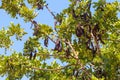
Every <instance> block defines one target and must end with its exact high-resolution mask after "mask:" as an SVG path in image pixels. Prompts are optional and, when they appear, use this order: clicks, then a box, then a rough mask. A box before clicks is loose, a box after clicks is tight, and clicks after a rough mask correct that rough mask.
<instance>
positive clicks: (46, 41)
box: [44, 37, 48, 47]
mask: <svg viewBox="0 0 120 80" xmlns="http://www.w3.org/2000/svg"><path fill="white" fill-rule="evenodd" d="M44 45H45V46H46V47H48V37H46V38H45V40H44Z"/></svg>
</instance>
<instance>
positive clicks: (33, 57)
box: [33, 50, 37, 59]
mask: <svg viewBox="0 0 120 80" xmlns="http://www.w3.org/2000/svg"><path fill="white" fill-rule="evenodd" d="M36 54H37V51H36V50H35V53H34V56H33V59H35V58H36Z"/></svg>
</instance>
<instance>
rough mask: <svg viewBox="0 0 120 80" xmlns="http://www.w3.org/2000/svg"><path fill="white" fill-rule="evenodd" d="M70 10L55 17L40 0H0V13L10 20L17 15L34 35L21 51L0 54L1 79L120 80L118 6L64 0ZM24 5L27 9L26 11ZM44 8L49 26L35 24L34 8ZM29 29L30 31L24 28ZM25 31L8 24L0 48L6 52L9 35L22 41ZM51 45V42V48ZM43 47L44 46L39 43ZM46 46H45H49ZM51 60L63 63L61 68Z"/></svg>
mask: <svg viewBox="0 0 120 80" xmlns="http://www.w3.org/2000/svg"><path fill="white" fill-rule="evenodd" d="M69 2H70V4H69V7H68V8H66V9H64V10H63V11H62V12H61V13H58V14H54V13H53V12H52V11H51V10H50V9H49V4H47V2H46V1H45V0H27V1H25V0H1V6H0V9H3V10H5V11H6V12H7V13H8V14H10V15H11V17H12V18H16V19H17V17H18V16H20V17H21V18H23V19H24V21H25V23H28V22H30V23H31V24H32V27H31V29H32V30H33V36H30V37H29V39H28V40H27V41H25V43H24V49H23V51H22V52H20V53H17V52H15V51H14V52H11V55H10V56H6V55H0V75H1V76H4V75H7V77H6V79H7V80H16V79H21V78H22V77H23V76H24V75H25V76H27V77H28V78H29V79H30V80H119V79H120V73H119V72H120V19H119V17H118V13H119V12H120V3H119V2H117V1H114V2H111V3H110V2H106V0H98V1H96V2H93V1H92V0H69ZM26 4H29V5H30V6H31V7H28V6H27V5H26ZM45 8H46V9H47V10H48V11H49V13H50V14H51V16H53V18H54V19H55V22H54V26H53V27H51V26H49V25H47V24H40V22H38V21H35V20H34V18H35V17H37V13H36V12H35V11H36V10H43V9H45ZM28 28H30V27H28ZM26 34H27V32H25V31H24V29H23V28H21V25H20V24H17V25H16V24H14V23H10V25H9V26H8V28H7V29H5V28H2V29H1V30H0V48H5V49H9V48H10V46H12V44H13V42H14V41H13V42H12V40H11V37H12V36H16V39H17V40H21V41H22V37H23V36H24V35H26ZM50 41H51V42H52V43H54V44H55V45H54V46H55V47H54V49H51V48H50V47H49V46H50V45H51V43H50ZM42 43H44V46H43V45H41V44H42ZM48 47H49V48H48ZM51 58H54V59H55V60H56V59H57V60H60V61H61V62H63V63H66V66H61V65H60V64H59V62H57V61H55V60H54V61H53V62H52V63H50V64H47V63H46V62H45V61H46V60H48V59H51Z"/></svg>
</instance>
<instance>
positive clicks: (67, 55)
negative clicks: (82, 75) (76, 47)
mask: <svg viewBox="0 0 120 80" xmlns="http://www.w3.org/2000/svg"><path fill="white" fill-rule="evenodd" d="M65 52H66V57H67V58H69V56H70V48H67V49H66V51H65Z"/></svg>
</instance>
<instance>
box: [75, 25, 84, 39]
mask: <svg viewBox="0 0 120 80" xmlns="http://www.w3.org/2000/svg"><path fill="white" fill-rule="evenodd" d="M83 34H84V29H83V28H82V27H81V25H80V26H77V28H76V36H77V37H81V36H82V35H83Z"/></svg>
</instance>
